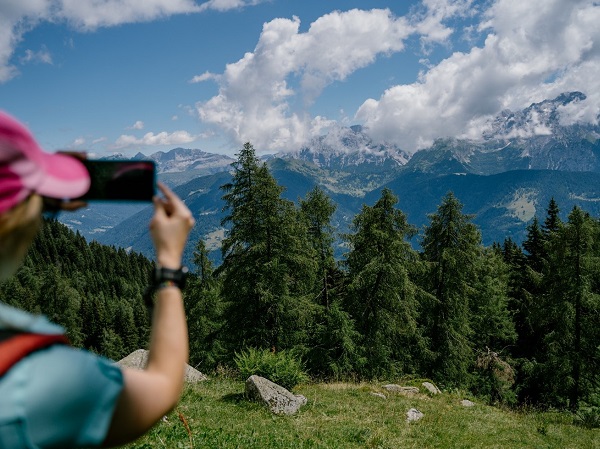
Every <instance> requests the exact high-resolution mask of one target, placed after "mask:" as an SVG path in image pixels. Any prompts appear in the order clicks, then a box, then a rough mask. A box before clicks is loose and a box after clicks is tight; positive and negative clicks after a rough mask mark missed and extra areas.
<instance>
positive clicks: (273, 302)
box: [0, 143, 600, 447]
mask: <svg viewBox="0 0 600 449" xmlns="http://www.w3.org/2000/svg"><path fill="white" fill-rule="evenodd" d="M222 189H223V193H224V195H223V200H224V201H225V211H226V212H227V215H226V217H225V219H224V221H223V223H222V224H223V225H225V226H226V227H227V229H228V231H227V234H226V238H225V239H224V240H223V242H222V255H223V263H222V264H221V266H219V267H217V268H216V269H215V268H213V266H212V264H211V262H210V260H209V259H208V256H207V254H208V253H207V249H206V247H205V244H204V242H203V241H202V240H199V241H198V242H197V243H196V252H195V253H194V262H195V265H196V270H195V272H194V273H192V276H191V277H190V279H189V284H188V287H187V289H186V291H184V300H185V308H186V314H187V317H188V328H189V335H190V363H191V364H192V365H193V366H197V367H199V368H201V369H202V370H205V371H217V372H219V371H222V370H227V369H233V368H232V366H233V365H234V358H235V362H236V363H238V364H239V366H238V367H240V371H244V373H245V374H244V375H249V374H260V375H264V376H265V377H269V378H271V380H273V381H275V382H277V383H280V384H284V385H286V386H290V385H296V384H297V383H298V382H302V381H303V380H304V379H306V378H305V377H304V376H305V375H304V373H303V371H304V369H305V368H304V366H306V369H307V370H308V371H309V372H310V373H311V375H312V376H313V377H314V378H319V379H327V380H337V381H339V380H347V379H373V378H395V377H400V376H402V377H404V376H405V375H407V374H409V375H410V376H411V377H413V378H417V377H422V376H427V377H430V378H431V379H433V381H434V382H435V383H436V384H438V385H440V386H442V387H457V388H470V389H471V392H472V393H475V394H477V395H478V396H479V397H480V398H481V399H482V400H487V401H488V402H489V403H501V404H505V405H513V404H515V403H516V401H518V403H519V404H528V405H534V406H536V407H537V406H542V407H554V408H567V407H568V408H570V409H571V411H573V412H576V413H578V418H577V419H576V421H577V422H578V423H581V424H582V425H585V426H589V427H593V426H594V425H595V424H594V422H595V420H596V419H597V415H598V409H597V407H598V406H600V404H599V403H598V399H597V394H598V386H599V385H600V374H599V373H600V347H599V346H598V342H599V341H600V322H599V321H598V317H599V316H600V222H599V221H598V220H597V219H596V218H592V217H591V216H589V214H587V213H586V212H585V211H583V210H581V209H579V208H577V207H576V208H574V209H573V210H572V211H571V213H570V214H569V216H568V220H567V221H564V222H563V221H561V219H560V218H559V208H558V204H557V203H556V202H555V201H551V202H550V204H549V206H548V209H547V211H546V212H547V216H546V218H545V220H544V221H543V224H542V225H540V223H541V221H540V220H538V219H537V218H535V219H534V220H533V221H532V222H531V223H530V224H529V225H528V226H527V238H526V240H525V241H524V242H523V244H522V246H519V245H517V244H516V243H515V242H514V241H512V240H511V239H510V238H508V239H506V240H505V241H504V243H503V245H502V246H501V245H494V246H493V247H491V248H484V247H483V246H482V244H481V236H480V233H479V230H478V229H477V227H476V226H475V225H474V224H473V223H472V218H473V217H472V216H470V215H466V214H464V213H463V212H462V204H461V203H460V201H459V200H458V199H457V198H456V197H455V196H454V195H453V194H452V193H449V194H447V195H446V196H445V197H444V198H442V200H441V203H440V205H439V207H438V209H437V211H436V212H435V213H434V214H431V215H430V216H429V219H430V221H429V225H428V226H426V227H425V228H424V229H423V230H422V233H421V235H420V242H421V247H422V250H421V251H417V250H415V249H414V248H413V247H412V245H411V243H409V242H412V243H414V237H415V235H416V229H414V228H413V227H412V226H411V225H410V224H409V223H408V221H407V218H406V216H405V215H404V213H403V212H402V211H400V210H398V209H397V208H396V204H397V198H396V197H395V196H394V194H393V193H392V191H391V190H390V189H384V190H383V191H382V192H381V197H380V198H379V199H378V200H377V201H376V203H375V204H374V205H372V206H370V205H365V206H364V207H363V208H362V210H361V212H360V213H359V214H357V216H356V217H354V220H353V226H352V228H351V232H350V233H349V234H347V235H346V236H345V243H346V248H347V253H346V255H345V259H344V260H342V261H341V262H339V263H338V262H336V261H335V259H334V257H333V254H334V252H333V249H332V244H333V241H334V239H335V238H334V233H335V228H334V227H333V226H332V224H331V218H332V214H333V213H334V211H335V207H334V206H333V202H332V201H331V200H330V198H328V196H327V194H326V192H325V191H324V190H322V189H320V188H318V187H316V188H314V189H313V190H311V191H309V192H308V194H307V195H306V197H305V198H304V199H301V200H299V203H298V205H295V204H293V203H292V202H290V201H288V200H285V199H284V198H282V194H283V188H282V187H281V186H279V185H278V184H277V182H276V181H275V179H274V177H273V176H272V175H271V173H270V172H269V169H268V168H267V166H266V165H265V164H263V163H261V162H260V161H259V159H258V158H257V157H256V155H255V153H254V149H253V147H252V145H251V144H249V143H248V144H246V145H244V147H243V149H242V150H241V151H240V153H239V155H238V160H237V161H236V162H234V164H233V178H232V181H231V182H230V183H228V184H226V185H224V186H222ZM151 267H152V262H150V261H149V260H148V259H146V258H145V257H143V256H141V255H139V254H136V253H134V252H127V251H125V250H124V249H122V248H119V249H117V248H113V247H107V246H104V245H100V244H98V243H97V242H94V241H92V242H89V243H88V242H86V241H85V239H84V238H83V237H82V236H81V235H79V234H78V233H74V232H72V231H71V230H69V229H68V228H66V227H65V226H63V225H62V224H60V223H58V222H56V221H50V222H47V223H45V225H44V226H43V228H42V230H41V232H40V233H39V235H38V237H37V238H36V240H35V241H34V243H33V245H32V247H31V249H30V252H29V254H28V255H27V257H26V258H25V260H24V263H23V265H22V266H21V268H20V269H19V271H18V272H17V273H16V275H15V276H14V277H13V278H11V279H9V280H7V281H6V282H4V283H2V284H0V300H2V301H3V302H6V303H8V304H11V305H14V306H17V307H21V308H23V309H25V310H27V311H30V312H32V313H43V314H46V315H47V316H48V317H49V318H50V319H51V320H53V321H55V322H57V323H59V324H61V325H63V326H64V327H65V328H66V331H67V335H68V336H69V338H70V340H71V341H72V343H73V344H74V345H75V346H79V347H84V348H87V349H90V350H92V351H95V352H98V353H101V354H103V355H106V356H108V357H111V358H114V359H119V358H121V357H123V356H125V355H127V354H129V353H130V352H132V351H134V350H136V349H139V348H140V347H143V346H144V345H145V344H146V342H147V341H148V333H149V317H148V314H147V311H146V307H145V305H144V304H143V302H142V293H143V291H144V289H145V287H146V284H147V277H148V273H149V271H150V268H151ZM248 347H251V348H253V349H246V350H244V351H242V352H239V351H240V349H242V348H248ZM300 360H303V362H304V363H305V365H304V364H302V363H300V362H299V361H300ZM242 368H243V369H242ZM257 370H258V371H257ZM282 379H283V380H282ZM538 424H539V423H536V424H535V425H534V426H533V428H534V429H541V431H540V432H537V431H536V436H540V435H542V433H544V434H545V435H550V434H551V432H552V428H553V425H552V424H551V423H548V422H546V421H544V422H542V423H541V424H539V425H538ZM353 435H354V439H355V440H356V441H358V440H360V441H362V442H363V443H364V445H367V443H368V444H373V445H379V444H380V442H382V441H383V439H381V438H380V437H379V436H377V435H376V432H374V431H372V429H368V430H365V429H363V428H362V427H361V428H357V429H356V431H354V433H353ZM382 444H383V443H382ZM447 446H448V447H450V446H453V444H449V445H447Z"/></svg>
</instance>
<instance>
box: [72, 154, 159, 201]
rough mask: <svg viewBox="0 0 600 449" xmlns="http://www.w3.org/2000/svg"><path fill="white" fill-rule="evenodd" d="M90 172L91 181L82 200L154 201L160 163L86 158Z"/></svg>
mask: <svg viewBox="0 0 600 449" xmlns="http://www.w3.org/2000/svg"><path fill="white" fill-rule="evenodd" d="M82 162H83V163H84V165H85V166H86V168H87V170H88V172H89V173H90V179H91V185H90V189H89V190H88V192H87V193H86V194H85V195H83V196H82V197H81V199H82V200H86V201H92V200H104V201H152V197H153V196H154V195H155V193H156V165H155V163H154V162H153V161H114V160H107V161H105V160H84V161H82Z"/></svg>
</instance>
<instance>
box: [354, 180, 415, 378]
mask: <svg viewBox="0 0 600 449" xmlns="http://www.w3.org/2000/svg"><path fill="white" fill-rule="evenodd" d="M397 202H398V199H397V198H396V197H395V196H394V195H393V193H392V192H391V190H389V189H387V188H386V189H383V191H382V193H381V197H380V199H379V200H378V201H377V202H376V203H375V205H374V206H373V207H369V206H366V205H364V206H363V208H362V210H361V212H360V213H359V214H358V215H357V216H356V217H355V218H354V221H353V224H352V230H353V231H354V233H352V234H349V235H347V240H348V242H349V245H350V252H349V253H348V254H347V257H346V260H345V262H344V264H345V266H346V267H347V268H348V277H349V282H350V284H349V286H348V295H347V300H346V304H347V306H346V307H347V310H348V311H349V313H350V316H351V317H352V319H353V320H354V321H355V323H356V329H357V331H358V332H359V333H360V335H361V336H362V337H361V343H362V347H363V350H364V356H365V359H366V361H367V366H366V374H367V375H369V376H377V375H382V374H388V373H391V372H393V371H394V370H397V371H399V372H411V371H413V370H414V369H415V368H416V363H415V362H416V360H415V359H414V358H413V356H414V355H415V354H417V353H419V352H421V350H423V346H424V345H423V340H422V338H421V335H420V332H419V329H418V327H417V317H418V312H419V304H418V302H417V297H418V296H417V295H418V288H417V286H416V285H415V284H414V283H413V282H412V280H411V279H410V278H409V275H408V269H407V266H408V265H410V264H417V263H419V258H418V255H417V253H416V252H415V251H414V250H413V249H412V248H411V246H410V244H409V243H408V242H407V239H408V238H410V237H412V236H414V234H415V233H416V230H415V229H414V227H412V226H410V225H409V224H408V223H407V221H406V216H405V215H404V214H403V213H402V211H400V210H398V209H396V208H395V205H396V204H397Z"/></svg>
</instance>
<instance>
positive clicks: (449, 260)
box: [422, 192, 481, 385]
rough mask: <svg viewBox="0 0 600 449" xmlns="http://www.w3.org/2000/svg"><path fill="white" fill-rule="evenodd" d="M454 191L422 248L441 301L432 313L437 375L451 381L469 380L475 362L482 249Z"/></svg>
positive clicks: (434, 291)
mask: <svg viewBox="0 0 600 449" xmlns="http://www.w3.org/2000/svg"><path fill="white" fill-rule="evenodd" d="M462 207H463V206H462V204H461V203H460V202H459V201H458V199H457V198H456V197H455V196H454V194H453V193H452V192H450V193H448V194H447V195H446V196H445V197H444V198H443V199H442V203H441V204H440V205H439V206H438V209H437V212H436V213H434V214H431V215H430V216H429V220H430V223H429V225H428V226H427V227H426V228H425V232H424V236H423V241H422V247H423V250H424V251H423V257H424V259H425V261H427V262H428V263H429V271H428V276H427V279H428V283H427V287H428V290H429V292H430V293H431V294H432V295H434V296H435V298H436V301H437V302H436V304H435V306H434V307H433V308H432V310H431V311H430V315H429V322H428V327H429V337H430V340H431V345H432V351H434V352H435V359H434V361H433V364H432V367H431V371H432V374H433V375H434V376H435V377H436V378H438V379H440V380H439V382H445V383H448V384H450V385H466V384H467V383H468V377H469V376H468V373H469V370H470V367H471V365H472V364H473V362H474V353H473V347H472V344H471V336H472V328H471V324H470V322H471V316H470V308H469V298H470V297H472V295H473V284H474V282H475V272H476V263H477V260H478V259H479V257H480V252H481V236H480V233H479V230H478V229H477V228H476V226H475V225H474V224H473V223H472V222H471V218H472V217H471V216H469V215H465V214H463V213H462Z"/></svg>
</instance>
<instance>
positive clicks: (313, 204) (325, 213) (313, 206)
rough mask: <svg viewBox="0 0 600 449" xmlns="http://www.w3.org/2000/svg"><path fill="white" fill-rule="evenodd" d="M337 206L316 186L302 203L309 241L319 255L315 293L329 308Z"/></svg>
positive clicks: (321, 302)
mask: <svg viewBox="0 0 600 449" xmlns="http://www.w3.org/2000/svg"><path fill="white" fill-rule="evenodd" d="M335 209H336V206H335V204H334V203H333V202H332V201H331V199H330V198H329V197H328V196H327V195H326V194H325V192H324V191H323V190H322V189H321V188H320V187H319V186H315V188H314V189H313V190H311V191H310V192H308V194H307V195H306V198H305V199H304V200H301V201H300V214H301V216H302V218H303V220H304V221H305V223H306V226H307V229H308V238H309V241H310V243H311V245H312V247H313V249H314V251H315V253H316V254H317V260H318V268H317V273H318V277H319V282H318V283H317V284H316V288H315V293H316V296H315V297H316V298H317V299H318V300H319V303H320V304H322V305H324V306H325V307H326V308H329V305H330V297H329V296H330V295H329V290H330V288H331V285H330V284H331V276H332V273H333V271H334V270H335V259H334V257H333V247H332V244H333V241H334V237H333V227H332V226H331V217H332V215H333V213H334V212H335Z"/></svg>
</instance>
